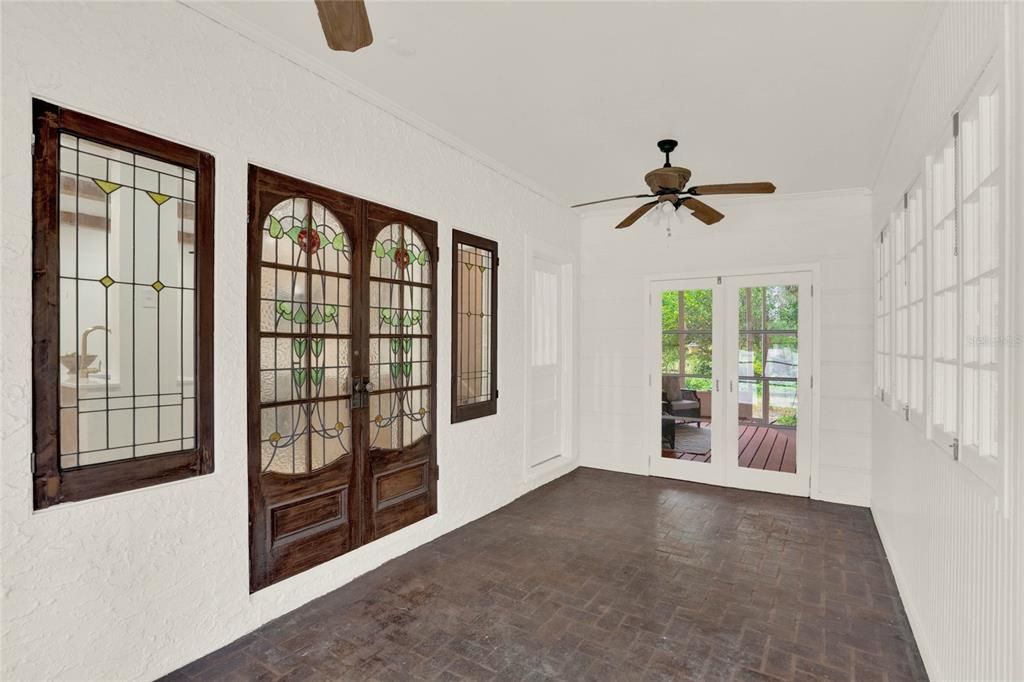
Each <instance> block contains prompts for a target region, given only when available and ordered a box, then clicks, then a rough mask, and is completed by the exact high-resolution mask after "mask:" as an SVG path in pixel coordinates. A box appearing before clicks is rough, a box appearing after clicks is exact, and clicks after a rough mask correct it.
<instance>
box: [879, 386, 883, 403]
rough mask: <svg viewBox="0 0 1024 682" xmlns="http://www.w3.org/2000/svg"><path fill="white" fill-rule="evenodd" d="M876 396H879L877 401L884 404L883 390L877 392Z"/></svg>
mask: <svg viewBox="0 0 1024 682" xmlns="http://www.w3.org/2000/svg"><path fill="white" fill-rule="evenodd" d="M878 396H879V399H880V400H881V401H882V402H883V403H884V402H885V389H884V388H883V389H882V390H880V391H879V392H878Z"/></svg>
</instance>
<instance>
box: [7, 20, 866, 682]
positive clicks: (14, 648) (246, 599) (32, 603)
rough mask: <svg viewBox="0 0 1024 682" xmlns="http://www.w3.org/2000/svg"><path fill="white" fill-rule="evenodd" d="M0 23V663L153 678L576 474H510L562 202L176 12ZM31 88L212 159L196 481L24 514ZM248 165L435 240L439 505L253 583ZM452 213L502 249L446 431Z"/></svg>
mask: <svg viewBox="0 0 1024 682" xmlns="http://www.w3.org/2000/svg"><path fill="white" fill-rule="evenodd" d="M2 31H3V33H2V38H3V45H2V61H3V64H2V69H3V71H2V76H3V90H2V100H3V102H2V114H3V122H2V135H3V143H2V145H3V146H2V152H3V166H2V169H3V185H2V190H3V194H2V199H3V207H2V223H0V229H2V260H0V267H2V273H0V307H2V308H0V358H2V375H0V385H2V387H3V391H2V400H3V404H2V422H0V424H2V437H0V446H2V456H0V461H2V464H0V475H2V479H3V488H2V494H0V514H2V536H0V556H2V574H0V580H2V590H3V601H2V648H0V657H2V661H0V677H2V678H3V679H8V680H22V679H58V678H63V679H71V678H75V679H126V678H132V679H147V678H153V677H156V676H158V675H161V674H163V673H166V672H168V671H170V670H172V669H174V668H176V667H178V666H179V665H182V664H184V663H187V662H189V661H191V660H193V659H195V658H196V657H198V656H201V655H203V654H205V653H208V652H209V651H211V650H213V649H215V648H217V647H219V646H222V645H224V644H227V643H228V642H230V641H231V640H233V639H235V638H237V637H239V636H241V635H243V634H244V633H246V632H248V631H250V630H252V629H254V628H256V627H257V626H258V625H260V624H261V623H264V622H266V621H268V620H270V619H271V618H274V617H275V616H278V615H280V614H282V613H285V612H287V611H289V610H291V609H293V608H295V607H296V606H299V605H300V604H302V603H304V602H306V601H308V600H309V599H311V598H314V597H316V596H318V595H321V594H323V593H325V592H327V591H329V590H332V589H334V588H336V587H338V586H340V585H342V584H344V583H346V582H348V581H349V580H351V579H352V578H354V577H355V576H357V575H359V574H361V573H363V572H365V571H367V570H369V569H372V568H374V567H375V566H377V565H379V564H381V563H382V562H384V561H386V560H388V559H390V558H392V557H395V556H397V555H399V554H402V553H404V552H406V551H408V550H409V549H411V548H413V547H416V546H417V545H420V544H422V543H423V542H426V541H428V540H430V539H432V538H434V537H437V536H438V535H440V534H442V533H445V532H447V531H450V530H452V529H453V528H455V527H457V526H459V525H461V524H464V523H466V522H467V521H469V520H471V519H474V518H476V517H479V516H481V515H483V514H485V513H487V512H489V511H491V510H493V509H495V508H497V507H500V506H502V505H504V504H505V503H507V502H509V501H510V500H512V499H514V498H515V497H517V496H519V495H521V494H522V493H524V492H526V490H528V489H529V488H530V487H531V486H535V485H538V484H539V483H542V482H544V481H546V480H550V479H551V478H553V477H555V476H557V475H560V474H562V473H564V472H566V471H568V470H569V469H571V468H572V467H573V466H575V463H574V462H571V461H570V462H568V463H567V464H566V465H565V466H563V467H561V468H560V469H557V470H554V471H548V472H546V476H545V477H543V478H540V479H536V480H533V481H531V482H530V483H527V482H526V481H525V475H524V463H523V450H524V446H523V442H524V416H523V414H524V413H523V410H524V394H523V391H524V385H523V372H522V371H520V368H521V367H522V366H523V364H524V357H525V356H524V351H525V339H524V336H523V334H524V332H523V330H524V329H525V328H526V325H525V315H526V310H525V305H526V301H525V298H524V292H525V282H524V280H525V272H526V268H525V265H524V258H525V253H526V240H527V239H529V240H530V241H531V243H536V244H548V245H550V247H551V248H554V249H560V250H563V251H566V252H568V253H570V254H576V253H578V249H579V243H578V229H579V221H578V218H577V217H576V216H575V214H573V213H571V212H570V211H568V210H567V209H564V208H562V207H561V206H559V205H556V204H555V203H552V202H551V201H549V200H547V199H545V198H543V197H541V196H540V195H538V194H537V193H536V192H533V191H531V190H529V189H527V188H526V187H524V186H523V185H521V184H517V183H516V182H513V181H511V180H509V179H508V178H507V177H505V176H504V175H502V174H501V173H499V172H496V171H494V170H491V169H490V168H489V167H488V166H486V165H484V164H483V163H481V162H480V161H478V160H475V159H474V158H471V157H470V156H467V155H466V154H465V153H462V152H459V151H456V150H455V149H454V148H453V146H451V145H449V144H446V143H445V142H443V141H442V140H441V139H439V138H438V136H437V135H436V133H431V134H425V133H424V132H422V131H421V130H419V129H417V128H416V127H414V126H412V125H410V124H408V123H406V122H404V121H403V120H401V119H399V118H396V117H395V116H392V115H391V114H389V113H387V112H386V111H384V110H382V109H381V108H380V107H379V106H376V105H374V104H371V103H369V100H370V99H372V98H369V97H367V96H364V95H362V94H358V93H356V94H354V93H352V92H348V91H346V90H345V89H343V88H341V87H339V86H338V85H336V84H335V83H332V82H330V81H328V80H326V79H325V78H323V77H321V76H320V75H317V74H316V73H314V72H312V71H310V70H308V69H306V68H304V67H303V66H300V65H298V64H296V63H294V62H293V61H289V60H287V59H284V58H282V57H280V56H278V55H276V54H274V53H272V52H270V51H268V50H267V49H265V48H263V47H260V46H259V45H257V44H256V43H254V42H252V41H250V40H248V39H246V38H242V37H240V36H239V35H237V34H235V33H234V32H232V31H230V30H228V29H226V28H224V27H223V26H221V25H219V24H218V23H215V22H214V21H211V20H210V19H208V18H206V17H204V16H203V15H201V14H199V13H198V12H196V11H194V10H193V9H190V8H189V7H187V6H184V5H181V4H175V3H110V4H101V3H92V4H88V5H83V4H63V3H62V4H55V3H35V4H30V3H25V4H17V3H9V2H5V3H3V5H2ZM310 39H311V40H320V39H321V38H320V36H318V35H314V36H311V37H310ZM33 95H35V96H39V97H42V98H45V99H48V100H50V101H53V102H55V103H58V104H62V105H65V106H68V107H70V108H73V109H77V110H79V111H84V112H86V113H91V114H94V115H97V116H101V117H104V118H107V119H110V120H113V121H116V122H119V123H123V124H126V125H129V126H133V127H136V128H139V129H142V130H145V131H147V132H151V133H153V134H156V135H160V136H163V137H167V138H170V139H172V140H176V141H180V142H183V143H186V144H189V145H191V146H194V147H198V148H200V149H203V150H207V151H209V152H212V153H213V154H214V155H215V157H216V163H217V186H216V197H217V205H216V300H215V309H216V313H215V315H216V317H215V320H216V328H215V364H216V368H217V370H216V371H217V375H216V388H215V399H216V430H215V439H216V453H215V457H216V473H214V474H212V475H209V476H203V477H201V478H197V479H192V480H188V481H182V482H177V483H173V484H168V485H163V486H159V487H154V488H148V489H145V490H140V491H135V492H131V493H126V494H121V495H114V496H110V497H104V498H100V499H95V500H91V501H87V502H82V503H77V504H63V505H58V506H57V507H55V508H52V509H49V510H46V511H43V512H39V513H33V512H32V498H31V475H30V451H31V401H30V397H31V384H30V380H31V372H32V368H31V366H30V363H29V362H28V357H29V353H30V312H31V310H30V283H31V277H32V271H31V262H30V257H31V229H30V228H31V225H30V219H31V203H30V199H31V172H30V171H31V166H30V158H31V157H30V136H31V132H32V120H31V97H32V96H33ZM249 162H254V163H257V164H260V165H264V166H267V167H269V168H274V169H276V170H280V171H283V172H286V173H291V174H294V175H297V176H300V177H304V178H307V179H309V180H312V181H314V182H319V183H322V184H324V185H327V186H330V187H334V188H337V189H340V190H342V191H345V192H349V193H352V194H356V195H359V196H362V197H366V198H368V199H371V200H374V201H378V202H381V203H384V204H388V205H391V206H395V207H398V208H401V209H405V210H408V211H411V212H414V213H416V214H419V215H424V216H429V217H431V218H434V219H436V220H437V221H438V223H439V225H440V240H439V241H440V244H439V247H440V253H441V254H442V260H441V267H440V282H439V286H440V294H441V295H439V296H438V301H439V304H440V310H439V311H438V319H439V321H440V324H439V339H438V340H439V348H438V354H437V355H438V376H439V377H440V378H441V381H440V382H439V390H438V398H439V405H438V406H437V409H438V414H439V422H440V425H439V433H438V461H439V465H440V470H441V480H440V484H439V494H438V497H439V500H438V507H439V513H438V514H437V515H436V516H434V517H432V518H430V519H428V520H425V521H423V522H421V523H418V524H416V525H414V526H412V527H409V528H406V529H404V530H402V531H400V532H398V533H395V534H393V535H391V536H388V537H387V538H385V539H383V540H380V541H378V542H375V543H373V544H371V545H368V546H366V547H363V548H360V549H358V550H356V551H354V552H351V553H350V554H348V555H346V556H344V557H340V558H338V559H336V560H334V561H331V562H329V563H327V564H325V565H322V566H319V567H317V568H315V569H313V570H310V571H308V572H306V573H304V574H302V575H300V576H297V577H295V578H293V579H291V580H288V581H285V582H284V583H280V584H278V585H275V586H273V587H270V588H268V589H266V590H263V591H261V592H259V593H257V594H255V595H252V596H250V595H249V592H248V546H247V533H248V531H247V498H246V428H247V424H246V415H245V391H246V381H245V334H246V320H245V316H244V306H242V305H240V302H241V301H242V298H243V297H244V291H245V258H244V253H245V228H246V213H245V212H246V165H247V163H249ZM490 165H491V167H493V164H490ZM453 226H457V227H460V228H462V229H465V230H469V231H473V232H477V233H480V234H483V235H486V236H489V237H492V238H494V239H497V240H498V242H499V243H500V248H501V261H502V264H501V269H500V273H499V277H500V286H501V302H500V307H499V308H500V314H501V320H500V333H501V337H500V348H501V357H500V367H499V377H501V386H500V388H501V400H500V404H499V408H498V409H499V413H498V415H496V416H494V417H490V418H485V419H481V420H478V421H473V422H468V423H464V424H460V425H457V426H455V427H452V426H449V425H448V417H447V415H448V414H449V413H450V410H449V395H448V393H449V391H448V388H447V382H446V381H445V380H444V377H447V376H449V370H450V368H449V354H448V352H447V349H448V347H449V326H448V325H447V323H446V321H447V320H449V319H450V317H449V310H448V307H449V301H450V298H449V297H447V296H445V295H444V292H446V291H450V288H449V287H450V263H449V258H450V256H449V254H450V253H451V249H450V246H451V242H450V238H451V237H450V230H451V228H452V227H453ZM864 232H866V230H864ZM480 443H486V444H487V445H486V447H485V448H482V447H480Z"/></svg>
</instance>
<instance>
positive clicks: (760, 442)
mask: <svg viewBox="0 0 1024 682" xmlns="http://www.w3.org/2000/svg"><path fill="white" fill-rule="evenodd" d="M680 428H681V429H691V430H692V429H696V428H697V427H694V426H683V427H680ZM700 428H701V430H702V431H703V430H707V431H708V432H709V434H708V441H709V442H710V430H711V427H710V425H708V426H702V427H700ZM678 432H679V429H677V433H678ZM677 440H679V441H682V442H681V443H680V449H677V450H662V451H661V456H662V457H670V458H673V459H683V460H687V461H693V462H710V461H711V451H710V450H708V451H707V452H688V451H687V450H686V446H685V443H686V441H687V439H682V438H679V437H678V436H677ZM739 458H740V466H741V467H746V468H748V469H762V470H766V471H782V472H784V473H787V474H795V473H796V430H795V429H784V428H779V427H774V426H755V425H752V424H751V425H746V424H740V427H739Z"/></svg>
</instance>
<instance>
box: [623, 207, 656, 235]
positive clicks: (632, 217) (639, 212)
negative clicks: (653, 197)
mask: <svg viewBox="0 0 1024 682" xmlns="http://www.w3.org/2000/svg"><path fill="white" fill-rule="evenodd" d="M658 203H659V202H657V201H649V202H647V203H646V204H644V205H643V206H641V207H640V208H638V209H636V210H635V211H633V212H632V213H630V214H629V215H628V216H626V217H625V219H624V220H623V221H622V222H621V223H619V224H618V225H616V226H615V229H616V230H621V229H622V228H624V227H629V226H630V225H632V224H633V223H635V222H636V221H638V220H640V218H642V217H643V215H644V213H647V212H648V211H650V210H651V209H652V208H654V207H655V206H657V205H658Z"/></svg>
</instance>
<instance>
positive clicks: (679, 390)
mask: <svg viewBox="0 0 1024 682" xmlns="http://www.w3.org/2000/svg"><path fill="white" fill-rule="evenodd" d="M720 279H721V278H717V277H705V278H696V279H678V280H665V281H660V282H657V283H656V284H655V286H654V288H653V290H652V291H651V307H650V309H651V316H650V317H651V319H650V321H649V329H650V330H651V332H652V333H651V334H650V336H653V337H654V345H655V348H654V353H653V355H654V357H655V358H656V361H657V367H654V368H652V369H653V370H654V371H653V372H652V375H651V376H652V381H651V383H652V385H653V388H654V394H655V395H657V406H658V409H657V410H656V411H654V410H652V411H651V413H650V415H649V419H648V423H649V424H648V425H649V426H652V425H653V424H657V425H658V427H657V428H658V430H657V432H653V433H651V436H652V437H653V438H655V439H657V442H658V443H659V445H658V447H657V449H656V450H655V452H654V453H653V454H652V455H651V473H652V474H653V475H655V476H666V477H669V478H679V479H683V480H687V481H696V482H698V483H711V484H714V485H725V471H726V468H725V459H724V453H723V450H722V446H723V444H724V442H723V441H722V430H721V429H720V428H718V427H719V426H720V425H721V424H722V423H723V417H722V415H723V414H724V411H723V409H724V403H723V401H722V400H721V399H720V396H721V392H720V389H721V384H722V361H723V359H724V353H723V352H722V351H723V346H722V339H723V338H724V336H723V333H722V332H723V325H724V323H725V317H724V315H723V312H724V308H723V304H724V302H725V300H724V297H723V292H724V287H723V286H722V284H721V282H720Z"/></svg>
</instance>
